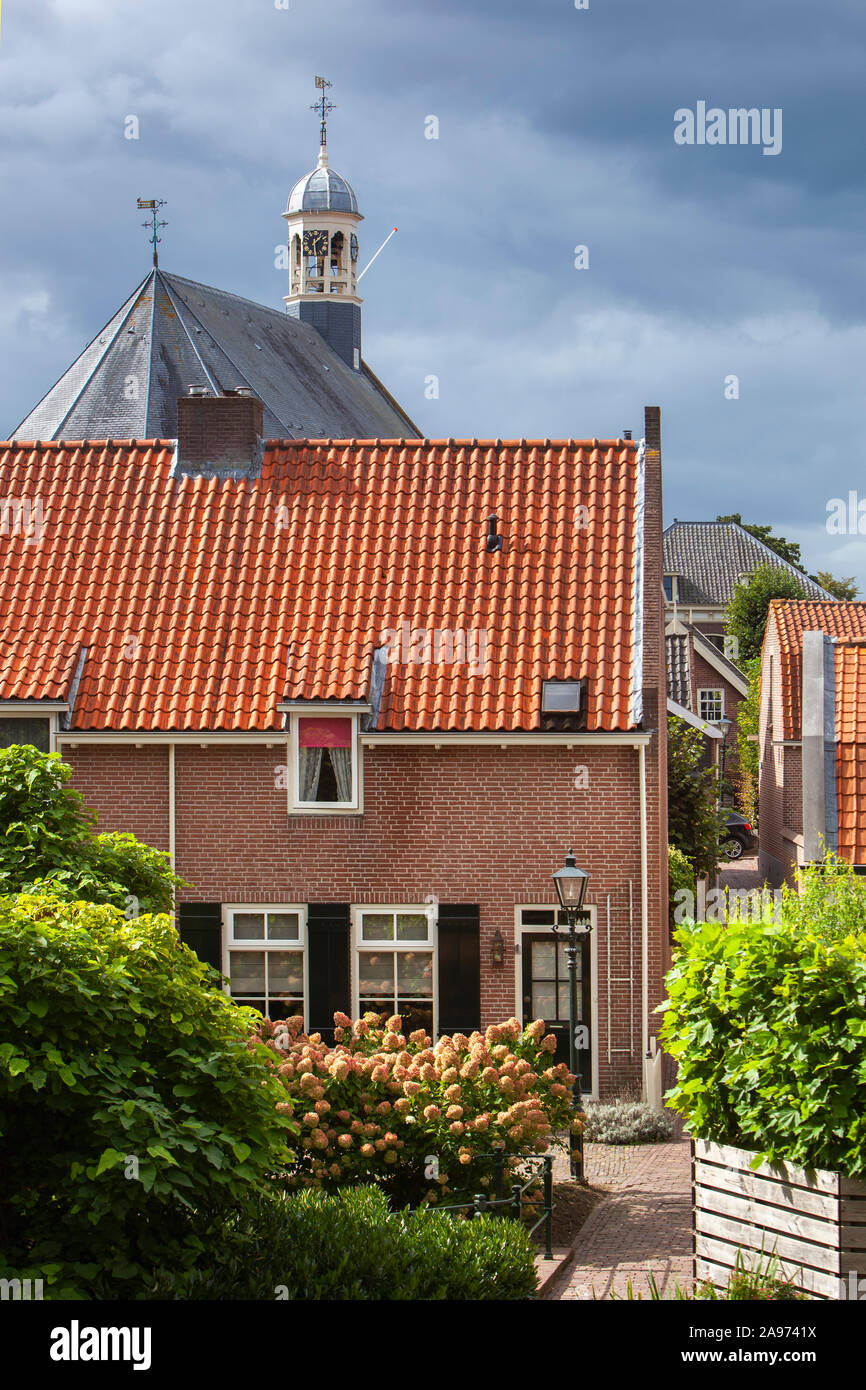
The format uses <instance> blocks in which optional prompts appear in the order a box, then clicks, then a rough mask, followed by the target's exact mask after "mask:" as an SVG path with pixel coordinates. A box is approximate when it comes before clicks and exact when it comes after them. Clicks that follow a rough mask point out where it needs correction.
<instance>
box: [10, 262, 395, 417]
mask: <svg viewBox="0 0 866 1390" xmlns="http://www.w3.org/2000/svg"><path fill="white" fill-rule="evenodd" d="M192 384H200V385H203V386H208V387H209V388H210V389H211V390H212V391H214V392H216V393H221V392H223V391H225V390H232V389H236V388H237V387H239V386H249V387H250V388H251V389H252V391H253V392H254V394H255V395H256V396H258V397H259V399H260V400H261V401H262V402H263V404H264V408H265V409H264V431H265V435H266V437H268V438H271V439H415V438H418V436H419V431H418V429H417V428H416V426H415V425H414V424H413V423H412V421H411V420H410V419H409V417H408V416H407V415H404V414H403V412H402V411H401V410H400V408H399V406H398V405H397V404H396V402H394V401H393V400H392V399H391V398H390V397H389V396H388V394H387V392H386V391H385V390H384V388H383V387H382V386H381V384H380V383H379V382H378V381H377V379H376V378H375V376H373V374H372V372H370V371H369V370H368V368H367V367H366V366H365V365H364V364H363V363H362V367H361V370H360V371H358V372H356V371H352V369H351V368H350V367H348V366H347V365H346V363H345V362H343V360H342V358H340V357H339V356H338V355H337V354H336V353H335V352H334V351H333V350H332V348H330V347H329V346H328V344H327V343H326V342H325V340H324V338H322V336H321V335H320V334H319V333H317V332H316V330H315V329H314V328H311V327H310V326H309V325H308V324H304V323H301V322H299V320H298V319H296V318H293V317H291V316H290V315H289V314H286V313H285V312H282V311H280V310H278V309H271V308H268V307H267V306H265V305H262V304H255V303H253V302H252V301H251V300H248V299H242V298H241V297H240V296H239V295H234V294H228V293H227V292H226V291H224V290H218V289H213V288H212V287H210V286H208V285H200V284H198V283H197V282H196V281H194V280H185V279H183V278H182V277H181V276H179V275H169V274H168V273H167V272H165V271H163V270H158V269H157V270H153V271H151V272H150V273H149V274H148V276H147V277H146V279H145V280H144V281H143V282H142V284H141V285H139V287H138V289H137V290H136V291H135V293H134V294H133V295H132V296H131V297H130V298H129V299H128V300H127V301H126V303H125V304H124V305H123V306H122V307H121V308H120V309H119V310H118V312H117V313H116V314H115V315H114V317H113V318H112V319H111V320H110V322H109V323H108V324H107V325H106V327H105V328H104V329H103V330H102V332H101V333H100V334H98V335H97V337H96V338H95V339H94V340H93V342H92V343H90V345H89V346H88V347H87V348H85V350H84V352H83V353H81V355H80V356H79V357H78V358H77V360H76V361H75V362H74V363H73V364H72V366H71V367H70V368H69V369H68V370H67V371H66V372H65V373H64V375H63V376H62V377H61V378H60V380H59V381H58V382H57V383H56V385H55V386H53V387H52V389H51V390H50V391H49V392H48V394H47V395H46V396H45V397H44V398H43V399H42V400H41V401H40V402H39V404H38V405H37V406H35V407H34V409H33V410H32V411H31V412H30V414H29V415H28V416H27V417H26V419H24V420H22V422H21V424H20V425H19V426H18V427H17V429H16V430H15V431H14V433H13V435H12V437H13V438H16V439H44V440H49V439H70V440H77V439H174V438H176V437H177V397H178V396H184V395H186V392H187V387H188V386H189V385H192Z"/></svg>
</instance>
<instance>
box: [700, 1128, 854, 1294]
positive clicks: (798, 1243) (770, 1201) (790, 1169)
mask: <svg viewBox="0 0 866 1390" xmlns="http://www.w3.org/2000/svg"><path fill="white" fill-rule="evenodd" d="M754 1157H755V1155H754V1153H751V1152H750V1151H749V1150H748V1149H738V1148H732V1147H730V1146H726V1145H720V1144H711V1143H709V1142H707V1141H706V1140H703V1139H695V1140H693V1141H692V1193H693V1201H694V1265H695V1269H694V1272H695V1278H696V1279H699V1280H704V1279H707V1280H709V1281H710V1282H711V1283H713V1284H715V1285H716V1286H717V1287H721V1286H722V1285H724V1284H726V1283H727V1281H728V1277H729V1275H730V1272H731V1270H732V1269H734V1267H735V1265H736V1260H737V1251H738V1250H740V1251H742V1254H743V1257H744V1259H745V1261H746V1263H747V1264H748V1265H749V1267H750V1268H755V1267H756V1266H758V1265H760V1266H761V1267H765V1266H766V1263H767V1257H768V1256H770V1255H775V1256H776V1257H777V1259H778V1266H779V1270H780V1273H781V1274H782V1275H783V1276H784V1277H788V1278H791V1279H792V1280H793V1282H794V1284H795V1286H796V1287H797V1288H798V1289H800V1290H802V1291H803V1292H804V1293H807V1294H810V1295H812V1296H813V1297H818V1298H847V1297H850V1296H851V1291H852V1290H853V1289H856V1287H857V1280H859V1281H860V1289H861V1292H862V1293H864V1294H866V1184H864V1183H861V1182H854V1181H853V1180H852V1179H850V1178H844V1177H842V1176H841V1174H839V1173H831V1172H827V1171H825V1170H824V1169H820V1168H818V1169H811V1170H807V1169H805V1168H795V1167H794V1166H793V1165H792V1164H790V1163H782V1164H778V1165H770V1164H768V1163H762V1164H761V1165H760V1166H759V1167H758V1168H751V1167H750V1166H749V1165H750V1163H751V1162H752V1160H753V1159H754Z"/></svg>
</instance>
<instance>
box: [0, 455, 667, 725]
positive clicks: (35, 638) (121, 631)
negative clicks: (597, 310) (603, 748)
mask: <svg viewBox="0 0 866 1390" xmlns="http://www.w3.org/2000/svg"><path fill="white" fill-rule="evenodd" d="M173 459H174V447H173V444H172V442H170V441H169V442H167V441H164V440H162V441H160V440H156V441H150V442H143V443H138V444H134V443H130V442H125V443H114V444H111V445H107V444H101V443H92V442H91V443H84V444H81V443H54V444H42V445H41V446H38V447H37V446H35V445H33V444H25V445H20V444H19V445H17V446H16V447H14V448H13V447H10V446H9V445H2V446H0V496H5V497H24V496H27V497H31V498H33V497H35V498H39V499H40V500H41V505H42V529H41V536H40V539H39V543H38V544H28V538H27V537H26V536H24V535H15V534H12V535H6V536H4V538H3V543H2V545H0V609H2V612H3V614H4V622H5V633H6V641H5V643H4V645H3V646H2V647H0V680H2V681H3V682H4V684H3V687H2V688H3V690H4V691H6V692H11V694H20V693H21V692H26V693H27V694H28V697H29V698H34V699H38V698H40V696H44V695H47V694H49V693H56V691H57V689H58V680H59V681H60V683H61V684H62V681H63V680H64V679H65V678H66V677H67V676H68V675H69V672H70V669H71V665H72V661H73V660H77V657H78V656H79V655H80V653H81V651H82V649H86V659H85V660H84V664H83V668H82V670H81V673H80V675H81V678H80V682H79V683H78V686H77V696H76V700H75V705H74V711H73V715H72V718H71V727H72V728H73V729H115V730H121V729H140V730H169V729H174V730H181V729H213V730H218V729H224V730H257V729H260V730H269V729H277V728H282V727H283V715H282V714H281V713H280V712H279V711H278V709H277V706H278V704H279V703H280V702H281V701H283V700H285V699H287V698H289V699H306V700H319V699H326V700H348V701H364V700H366V698H367V697H368V693H369V690H370V680H371V667H372V656H373V651H374V648H376V647H377V646H378V645H379V644H380V642H381V641H382V635H383V632H384V631H385V630H386V629H392V630H396V631H398V632H399V631H402V623H403V622H406V623H407V624H409V628H410V632H411V631H412V630H414V629H417V628H424V629H426V630H427V631H428V632H429V631H431V630H436V629H438V630H440V632H441V631H442V630H443V629H445V630H448V631H450V632H452V633H454V632H460V631H463V632H464V633H465V632H467V631H469V632H473V631H474V632H475V633H476V634H480V633H482V632H483V633H484V634H485V640H486V650H484V652H483V656H482V659H481V660H477V659H476V660H475V661H474V662H470V661H460V660H454V661H452V662H450V663H447V662H444V661H439V662H435V661H434V662H427V663H423V664H414V663H413V662H411V661H409V662H406V661H403V660H397V661H393V662H391V663H389V664H388V666H387V667H386V670H385V683H384V692H383V696H382V702H381V709H380V715H379V720H378V724H377V725H376V727H377V729H381V730H388V729H390V730H398V729H408V730H435V729H442V730H496V731H499V730H502V731H506V730H519V729H524V730H538V729H540V728H541V723H542V721H541V695H542V681H543V680H545V679H557V678H560V679H569V680H574V679H580V678H585V679H586V682H587V727H588V729H589V730H590V731H591V730H616V729H628V728H630V727H633V725H632V723H631V720H632V710H633V708H637V705H636V704H635V705H634V706H633V704H632V701H633V698H635V699H636V696H637V695H638V694H639V689H640V651H641V644H642V615H641V613H640V612H639V611H638V612H636V611H635V605H636V593H637V592H638V591H639V585H638V583H637V581H636V575H637V576H639V575H640V572H641V556H642V548H643V533H642V526H643V507H642V505H641V501H642V461H641V455H640V453H639V450H638V446H637V444H635V443H632V442H631V441H624V440H611V441H597V440H592V441H586V442H581V441H575V440H563V441H553V442H551V441H549V440H545V441H543V442H541V441H539V442H531V441H507V442H505V443H503V442H502V441H499V440H497V441H495V442H493V441H476V440H472V441H459V440H458V441H454V440H448V441H445V440H440V441H429V440H422V441H418V442H408V443H406V442H399V441H392V442H388V441H381V440H367V441H357V440H356V441H334V440H324V441H305V442H297V443H295V442H292V441H281V440H271V441H269V442H268V443H267V445H266V448H265V454H264V459H263V463H262V468H261V473H260V475H259V476H256V477H251V478H242V479H217V478H204V477H201V476H193V475H186V474H182V473H176V472H174V471H173V466H172V465H173ZM584 508H586V511H585V512H584V511H583V509H584ZM491 512H495V513H496V514H497V516H498V526H499V532H500V534H501V535H502V537H503V545H502V548H501V549H500V550H498V551H495V552H493V553H489V552H488V551H487V548H486V544H485V538H486V532H487V518H488V516H489V514H490V513H491ZM16 634H18V635H17V636H16ZM34 642H37V643H38V644H39V646H40V649H44V650H46V651H49V652H51V651H53V652H54V653H55V654H56V658H55V659H53V661H49V662H48V663H47V664H45V666H44V670H43V668H42V667H40V665H39V664H38V663H34V661H33V644H34ZM474 651H475V655H476V658H477V657H478V655H479V653H480V652H481V648H480V639H479V638H477V639H476V646H475V648H474ZM396 655H398V656H400V655H401V654H400V653H396Z"/></svg>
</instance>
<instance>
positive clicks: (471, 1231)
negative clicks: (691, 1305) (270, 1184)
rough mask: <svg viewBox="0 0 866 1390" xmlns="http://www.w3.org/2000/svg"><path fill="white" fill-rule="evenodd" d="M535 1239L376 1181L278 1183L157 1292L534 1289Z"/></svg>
mask: <svg viewBox="0 0 866 1390" xmlns="http://www.w3.org/2000/svg"><path fill="white" fill-rule="evenodd" d="M535 1288H536V1276H535V1265H534V1248H533V1245H532V1242H531V1240H530V1238H529V1236H528V1235H527V1233H526V1231H525V1230H524V1228H523V1227H522V1226H521V1225H520V1223H519V1222H517V1221H511V1220H509V1219H508V1218H507V1217H494V1216H483V1217H479V1218H477V1219H474V1220H462V1219H460V1218H459V1217H454V1216H452V1215H449V1214H448V1213H446V1212H437V1211H430V1210H422V1211H414V1212H394V1211H391V1210H390V1209H389V1207H388V1202H387V1198H386V1197H385V1194H384V1193H383V1192H382V1191H381V1189H379V1188H377V1187H355V1188H347V1189H345V1190H344V1191H342V1192H339V1193H325V1192H316V1191H306V1192H301V1193H297V1194H294V1195H292V1196H287V1195H286V1194H277V1193H272V1194H270V1195H268V1196H261V1197H255V1198H253V1199H251V1200H249V1201H247V1202H245V1203H244V1204H243V1205H242V1206H241V1207H240V1208H239V1210H238V1211H237V1212H235V1213H234V1214H233V1215H232V1217H231V1218H230V1220H229V1221H228V1222H227V1223H226V1225H225V1227H224V1228H223V1229H222V1230H221V1231H220V1233H219V1236H218V1238H217V1240H216V1241H215V1243H214V1245H213V1247H212V1251H211V1253H210V1254H209V1256H208V1260H207V1262H206V1264H204V1265H202V1267H200V1268H197V1269H194V1270H190V1271H187V1272H184V1273H182V1274H181V1275H179V1276H176V1277H173V1276H172V1275H171V1274H167V1273H165V1274H162V1275H161V1276H160V1277H159V1279H158V1280H157V1283H156V1285H155V1288H154V1291H153V1292H154V1296H155V1297H158V1298H166V1297H174V1298H184V1299H187V1298H194V1299H274V1298H279V1299H291V1300H316V1301H317V1302H322V1301H325V1302H327V1301H328V1300H330V1299H339V1300H359V1301H370V1300H378V1299H393V1300H400V1301H405V1300H417V1299H437V1300H441V1299H448V1300H464V1299H465V1300H476V1301H487V1300H490V1299H526V1298H531V1297H532V1295H533V1294H534V1292H535Z"/></svg>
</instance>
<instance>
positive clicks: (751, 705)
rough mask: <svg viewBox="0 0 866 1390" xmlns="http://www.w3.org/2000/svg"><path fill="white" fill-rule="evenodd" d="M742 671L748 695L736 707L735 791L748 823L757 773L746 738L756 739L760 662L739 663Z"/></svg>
mask: <svg viewBox="0 0 866 1390" xmlns="http://www.w3.org/2000/svg"><path fill="white" fill-rule="evenodd" d="M742 665H743V672H744V674H745V675H747V676H748V678H749V693H748V694H747V695H746V696H745V698H744V699H742V700H741V701H740V703H739V705H738V706H737V753H738V761H739V766H738V774H737V781H738V784H739V785H738V792H739V802H740V807H741V809H742V812H743V815H744V816H748V818H749V820H751V821H756V820H757V818H758V771H759V762H760V752H759V749H758V744H757V742H751V741H750V738H749V736H750V735H752V736H753V737H754V736H757V733H758V722H759V717H760V709H761V660H760V657H757V656H756V657H752V658H751V660H750V661H745V662H743V663H742Z"/></svg>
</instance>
